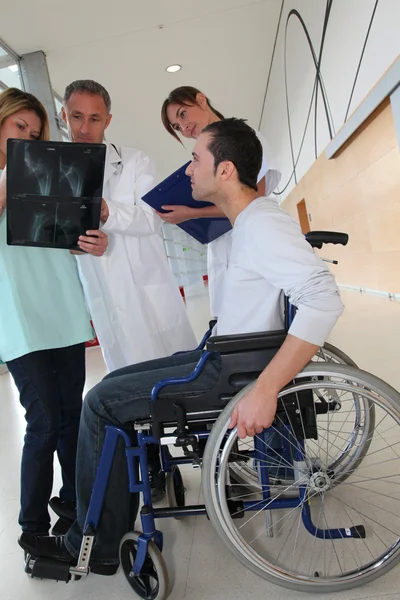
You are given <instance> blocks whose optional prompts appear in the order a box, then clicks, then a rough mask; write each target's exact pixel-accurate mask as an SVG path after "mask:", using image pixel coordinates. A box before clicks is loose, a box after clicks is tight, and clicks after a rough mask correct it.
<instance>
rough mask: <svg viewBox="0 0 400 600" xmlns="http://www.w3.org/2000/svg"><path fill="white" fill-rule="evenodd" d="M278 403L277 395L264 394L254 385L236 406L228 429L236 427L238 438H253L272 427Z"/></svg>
mask: <svg viewBox="0 0 400 600" xmlns="http://www.w3.org/2000/svg"><path fill="white" fill-rule="evenodd" d="M277 403H278V397H277V394H274V393H265V391H262V390H261V389H260V387H259V386H258V385H257V384H256V385H255V386H254V387H253V389H252V390H250V392H248V393H247V394H246V395H245V396H243V398H242V399H241V400H239V402H238V403H237V404H236V406H235V409H234V411H233V413H232V416H231V421H230V423H229V428H230V429H232V428H233V427H236V426H237V433H238V437H239V438H241V439H243V438H245V437H248V436H249V437H254V436H255V435H256V434H257V433H261V432H262V431H263V429H267V428H268V427H270V426H271V425H272V422H273V420H274V417H275V413H276V407H277Z"/></svg>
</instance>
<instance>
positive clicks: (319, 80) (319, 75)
mask: <svg viewBox="0 0 400 600" xmlns="http://www.w3.org/2000/svg"><path fill="white" fill-rule="evenodd" d="M328 6H329V11H328V10H326V11H325V17H324V24H323V35H322V40H324V39H325V33H326V29H327V26H328V20H329V14H330V9H331V2H329V0H328V3H327V9H328ZM292 15H293V16H295V17H297V19H298V20H299V21H300V23H301V25H302V27H303V31H304V33H305V35H306V38H307V41H308V45H309V47H310V51H311V54H312V57H313V62H314V66H315V80H314V87H313V91H312V94H311V100H310V106H309V109H308V114H307V120H306V125H305V128H304V132H303V137H302V140H301V144H300V148H299V152H298V154H297V158H296V160H295V158H294V151H293V139H292V131H291V122H290V110H289V95H288V89H287V62H286V48H287V28H288V23H289V20H290V18H291V16H292ZM321 57H322V54H321ZM284 73H285V97H286V112H287V118H288V129H289V143H290V151H291V157H292V166H293V170H292V173H291V175H290V177H289V180H288V182H287V183H286V185H285V186H284V188H283V189H282V190H281V191H279V192H275V194H276V195H281V194H283V193H284V192H285V191H286V190H287V188H288V187H289V185H290V182H291V181H292V179H293V177H294V181H295V183H296V184H297V175H296V167H297V164H298V161H299V158H300V154H301V151H302V149H303V144H304V139H305V136H306V133H307V128H308V122H309V119H310V114H311V109H312V105H313V102H314V96H315V94H316V91H317V85H318V83H319V85H320V87H321V93H322V98H323V102H324V107H325V114H326V119H327V124H328V129H329V135H330V138H331V139H332V138H333V133H332V127H333V123H332V125H331V112H330V107H329V102H328V98H327V94H326V89H325V85H324V81H323V78H322V73H321V70H320V66H319V61H318V60H317V56H316V53H315V50H314V46H313V43H312V41H311V38H310V34H309V33H308V29H307V27H306V24H305V22H304V20H303V18H302V16H301V15H300V13H299V12H298V11H297V10H295V9H292V10H291V11H290V12H289V14H288V16H287V19H286V26H285V46H284Z"/></svg>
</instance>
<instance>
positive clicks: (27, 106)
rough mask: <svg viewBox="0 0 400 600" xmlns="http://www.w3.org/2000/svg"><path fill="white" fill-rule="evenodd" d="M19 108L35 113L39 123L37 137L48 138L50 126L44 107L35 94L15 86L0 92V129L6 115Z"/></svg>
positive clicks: (15, 111) (40, 138) (13, 112)
mask: <svg viewBox="0 0 400 600" xmlns="http://www.w3.org/2000/svg"><path fill="white" fill-rule="evenodd" d="M21 110H31V111H32V112H35V113H36V114H37V116H38V117H39V119H40V123H41V128H40V134H39V138H38V139H39V140H49V139H50V126H49V119H48V116H47V112H46V109H45V107H44V106H43V104H42V103H41V102H40V101H39V100H38V99H37V98H36V97H35V96H33V95H32V94H28V92H22V91H21V90H19V89H17V88H8V89H7V90H5V92H2V93H1V94H0V129H1V127H2V125H3V123H4V121H5V120H6V119H7V117H10V116H11V115H14V114H15V113H17V112H20V111H21Z"/></svg>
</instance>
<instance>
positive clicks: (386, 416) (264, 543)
mask: <svg viewBox="0 0 400 600" xmlns="http://www.w3.org/2000/svg"><path fill="white" fill-rule="evenodd" d="M250 388H251V386H248V387H247V388H245V389H244V390H242V391H241V392H240V393H239V394H238V395H237V396H236V397H235V398H234V399H233V400H232V401H231V402H230V404H229V405H228V406H227V407H226V408H225V409H224V411H223V412H222V413H221V415H220V417H219V418H218V420H217V421H216V423H215V425H214V427H213V429H212V432H211V435H210V437H209V439H208V442H207V446H206V450H205V453H204V457H203V469H202V490H203V494H204V499H205V504H206V508H207V514H208V516H209V518H210V520H211V522H212V524H213V526H214V528H215V530H216V531H217V533H218V536H219V537H220V538H221V540H222V541H223V542H224V544H225V545H226V546H227V548H228V549H229V550H230V551H231V552H232V553H233V554H234V555H235V556H236V557H237V558H238V560H239V561H241V562H242V563H243V564H244V565H245V566H246V567H247V568H249V569H250V570H252V571H253V572H254V573H256V574H258V575H260V576H261V577H263V578H265V579H267V580H268V581H270V582H272V583H275V584H278V585H281V586H284V587H287V588H290V589H295V590H298V591H304V592H318V593H330V592H336V591H340V590H344V589H347V588H352V587H356V586H358V585H361V584H365V583H367V582H369V581H372V580H374V579H376V578H377V577H379V576H381V575H382V574H384V573H385V572H387V571H388V570H389V569H391V568H392V567H393V566H394V565H396V564H397V563H398V562H399V561H400V460H399V459H400V455H399V450H400V394H399V393H398V392H397V391H396V390H394V389H393V388H391V387H390V386H389V385H387V384H385V383H384V382H383V381H381V380H379V379H378V378H376V377H374V376H373V375H370V374H368V373H365V372H363V371H359V370H357V369H354V368H351V367H348V366H345V365H332V364H327V363H325V364H322V363H321V364H315V365H313V364H310V365H308V366H307V367H306V368H305V369H304V371H303V372H302V373H300V374H299V376H298V377H297V378H296V381H295V382H294V383H292V384H291V385H289V386H288V387H287V388H285V389H284V390H283V391H282V392H281V393H280V395H279V398H280V400H279V405H280V409H279V410H280V412H278V413H277V417H276V419H275V422H274V425H273V426H272V427H271V428H270V429H268V430H266V431H264V432H263V433H262V434H260V435H257V436H256V437H255V438H254V440H253V439H250V438H248V439H246V440H242V442H241V443H242V446H245V445H246V444H248V445H249V447H250V448H251V450H254V448H256V454H255V460H256V462H257V464H258V468H259V470H261V471H262V475H263V476H262V478H261V479H262V481H263V484H262V486H261V489H260V490H258V491H257V490H254V491H253V493H251V494H250V493H249V490H248V489H247V490H245V492H244V494H242V497H240V493H239V494H237V491H236V492H235V493H236V495H235V497H234V498H232V494H231V493H230V489H231V486H230V472H229V471H230V469H229V467H230V464H229V463H230V460H232V457H233V460H236V453H237V450H236V443H237V434H236V429H234V430H232V431H229V430H228V425H229V421H230V416H231V414H232V411H233V408H234V406H235V404H236V403H237V402H238V401H239V400H240V399H241V397H242V396H243V395H244V394H245V393H246V392H247V391H248V390H249V389H250ZM355 397H356V398H357V401H358V403H359V405H360V406H363V411H362V412H361V413H360V421H359V422H358V426H357V439H356V440H355V441H354V443H353V449H354V448H357V447H358V448H359V449H361V448H362V449H363V455H362V456H363V462H362V465H360V466H359V467H358V469H357V466H358V465H359V462H360V461H357V460H354V461H353V462H347V463H341V462H339V463H337V461H336V455H339V456H341V455H342V453H343V444H344V445H346V444H347V443H348V433H349V432H350V434H351V435H353V432H354V424H353V421H352V419H350V422H348V410H347V409H348V406H347V405H349V406H350V407H352V406H353V405H354V398H355ZM310 398H311V400H312V403H313V406H314V416H315V417H316V418H315V419H314V421H316V424H317V438H316V439H313V435H314V436H315V432H314V434H313V429H312V427H311V429H310V427H309V425H308V424H307V422H305V421H304V420H303V416H304V415H305V414H306V413H304V410H303V409H304V400H305V399H307V402H308V401H309V400H310ZM322 399H325V402H326V405H325V406H321V404H320V403H321V401H322ZM289 402H291V405H290V406H291V408H290V410H289V409H288V408H286V407H287V406H288V403H289ZM282 406H283V408H282ZM296 406H297V407H298V408H297V409H296ZM317 408H318V410H317ZM307 410H308V409H307ZM322 410H324V411H326V412H325V414H322ZM282 411H283V412H282ZM297 411H299V412H297ZM318 411H319V414H318V415H317V416H316V415H315V413H316V412H318ZM372 411H374V413H375V427H374V431H373V437H372V432H370V433H369V434H368V436H369V437H368V438H365V433H366V432H369V431H370V424H369V423H368V415H369V414H370V413H372ZM307 414H308V417H310V416H311V422H312V420H313V419H312V414H311V415H310V412H308V413H307ZM296 415H297V416H296ZM299 415H300V416H299ZM308 417H307V418H308ZM296 419H297V421H296ZM299 419H300V425H301V427H300V429H299V426H298V425H299ZM295 423H297V425H296V424H295ZM301 429H303V432H302V431H301ZM310 432H311V435H310ZM276 436H279V437H280V438H281V442H282V444H281V451H282V453H283V450H285V447H286V450H288V452H287V453H286V454H285V456H284V457H283V459H282V463H283V466H284V467H285V468H286V469H287V470H288V471H289V470H291V471H292V479H291V483H289V484H288V485H287V486H286V487H285V488H283V489H282V488H281V489H279V488H276V489H274V488H273V486H271V485H270V482H269V477H268V474H269V472H272V475H273V477H276V469H277V467H276V460H275V455H276V452H277V451H276V448H277V447H278V446H277V444H276ZM270 440H272V441H273V442H274V443H273V444H271V445H270ZM335 465H336V467H335ZM339 483H340V485H338V484H339ZM236 489H237V488H236V486H235V490H236ZM233 501H234V502H233ZM232 504H233V507H232ZM271 515H274V517H273V519H272V521H273V524H272V527H271Z"/></svg>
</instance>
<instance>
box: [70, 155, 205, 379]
mask: <svg viewBox="0 0 400 600" xmlns="http://www.w3.org/2000/svg"><path fill="white" fill-rule="evenodd" d="M106 145H107V155H106V170H105V176H104V188H103V197H104V199H105V200H106V202H107V204H108V208H109V217H108V220H107V222H106V223H105V224H104V226H103V227H102V229H103V231H105V232H106V233H107V235H108V236H109V246H108V248H107V251H106V252H105V254H104V255H103V256H102V257H101V258H97V257H94V256H89V255H87V256H77V260H78V268H79V275H80V278H81V281H82V285H83V289H84V292H85V297H86V301H87V304H88V308H89V312H90V314H91V317H92V320H93V324H94V328H95V330H96V334H97V336H98V339H99V342H100V345H101V349H102V352H103V356H104V360H105V363H106V365H107V368H108V369H109V371H114V370H115V369H119V368H121V367H125V366H127V365H130V364H134V363H137V362H141V361H145V360H151V359H154V358H159V357H163V356H169V355H170V354H173V353H174V352H178V351H180V350H191V349H193V348H195V346H196V340H195V336H194V333H193V331H192V328H191V326H190V324H189V320H188V317H187V314H186V309H185V305H184V302H183V300H182V297H181V295H180V292H179V288H178V285H177V283H176V281H175V278H174V276H173V274H172V272H171V270H170V268H169V265H168V261H167V257H166V253H165V249H164V243H163V239H162V234H161V223H162V222H161V219H160V218H159V217H158V216H157V215H156V214H155V212H154V211H153V209H151V208H150V207H149V206H148V205H147V204H145V203H144V202H143V201H142V200H141V198H142V196H143V195H144V194H146V192H148V191H149V190H150V189H152V188H153V187H154V186H155V185H156V183H157V180H156V177H155V170H154V167H153V164H152V163H151V161H150V159H149V157H148V156H147V155H146V154H145V153H144V152H142V151H141V150H137V149H135V148H121V149H120V150H119V151H118V152H117V151H116V150H115V148H114V147H113V146H112V145H111V144H109V143H107V144H106Z"/></svg>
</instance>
